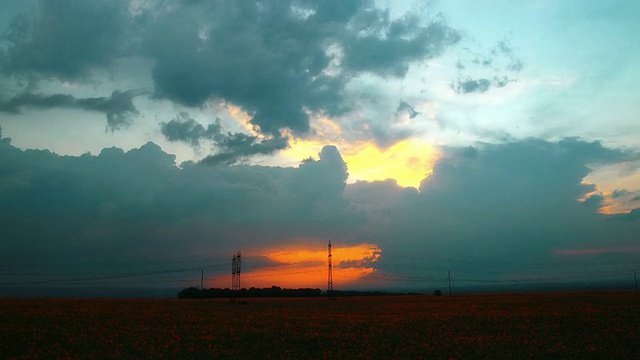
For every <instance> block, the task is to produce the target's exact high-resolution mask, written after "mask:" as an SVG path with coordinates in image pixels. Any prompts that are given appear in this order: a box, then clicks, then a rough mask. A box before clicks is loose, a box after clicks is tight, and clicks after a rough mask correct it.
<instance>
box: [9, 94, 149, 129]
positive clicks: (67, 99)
mask: <svg viewBox="0 0 640 360" xmlns="http://www.w3.org/2000/svg"><path fill="white" fill-rule="evenodd" d="M135 95H136V94H135V92H133V91H125V92H121V91H114V92H113V93H111V96H109V97H95V98H76V97H74V96H72V95H67V94H53V95H43V94H32V93H23V94H19V95H15V96H14V97H12V98H10V99H8V100H2V99H0V111H3V112H9V113H14V114H19V113H20V112H21V111H22V109H23V108H37V109H45V110H46V109H53V108H69V109H82V110H87V111H95V112H101V113H104V114H105V115H106V117H107V127H108V128H109V129H111V130H116V129H119V128H121V127H126V126H128V125H130V124H131V122H132V121H133V117H134V116H135V115H137V114H138V110H137V109H136V107H135V105H134V104H133V97H134V96H135Z"/></svg>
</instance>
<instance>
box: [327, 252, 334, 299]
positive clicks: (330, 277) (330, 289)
mask: <svg viewBox="0 0 640 360" xmlns="http://www.w3.org/2000/svg"><path fill="white" fill-rule="evenodd" d="M327 265H328V271H329V273H328V278H327V297H329V298H331V296H332V295H333V264H332V263H331V240H329V248H328V253H327Z"/></svg>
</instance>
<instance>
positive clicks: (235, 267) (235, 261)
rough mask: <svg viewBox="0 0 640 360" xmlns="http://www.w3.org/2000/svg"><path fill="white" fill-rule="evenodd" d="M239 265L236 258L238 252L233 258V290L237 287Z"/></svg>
mask: <svg viewBox="0 0 640 360" xmlns="http://www.w3.org/2000/svg"><path fill="white" fill-rule="evenodd" d="M237 267H238V262H237V259H236V254H233V258H231V290H237V289H236V269H237Z"/></svg>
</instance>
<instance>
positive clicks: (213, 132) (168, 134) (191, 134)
mask: <svg viewBox="0 0 640 360" xmlns="http://www.w3.org/2000/svg"><path fill="white" fill-rule="evenodd" d="M160 131H161V132H162V134H163V135H164V136H165V138H166V139H167V140H169V141H181V142H186V143H188V144H190V145H191V146H193V147H199V146H200V142H201V141H202V140H211V141H212V142H213V143H214V144H215V145H216V148H217V149H218V153H216V154H213V155H209V156H207V157H206V158H204V159H203V160H201V162H202V163H204V164H208V165H217V164H233V163H236V162H237V161H239V160H242V159H243V158H247V157H250V156H252V155H256V154H263V155H270V154H273V153H274V152H276V151H278V150H282V149H286V148H287V147H288V146H289V141H288V138H286V137H283V136H280V135H277V136H271V137H269V138H264V139H259V138H258V137H257V136H253V135H247V134H244V133H230V132H224V131H223V129H222V126H221V125H220V119H216V122H215V123H213V124H209V125H207V127H206V128H205V127H204V126H202V125H201V124H200V123H198V122H197V121H195V120H194V119H192V118H190V117H189V115H188V114H185V113H183V114H180V115H179V116H178V117H176V118H174V119H172V120H171V121H169V122H163V123H162V124H161V130H160Z"/></svg>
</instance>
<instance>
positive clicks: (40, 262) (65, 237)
mask: <svg viewBox="0 0 640 360" xmlns="http://www.w3.org/2000/svg"><path fill="white" fill-rule="evenodd" d="M445 153H446V156H445V157H443V158H442V159H441V160H440V161H439V162H438V163H437V165H436V167H435V169H434V172H433V174H432V175H431V176H430V177H428V178H426V179H425V180H424V181H423V183H422V185H421V187H420V192H417V191H415V189H410V188H409V189H402V188H399V187H398V186H397V185H395V183H393V182H392V181H386V182H373V183H365V182H358V183H355V184H352V185H347V184H346V179H347V176H348V168H347V164H345V162H344V161H343V160H342V158H341V156H340V154H339V152H338V151H337V149H336V148H335V147H330V146H328V147H325V148H324V149H323V150H322V152H321V153H320V154H319V155H320V157H319V160H308V161H306V162H303V163H301V164H300V165H299V166H298V167H296V168H270V167H262V166H246V165H244V166H233V167H226V166H219V167H203V166H198V165H193V164H183V166H182V168H179V167H177V166H176V164H175V157H173V156H172V155H168V154H166V153H164V152H163V151H162V150H160V148H159V147H158V146H156V145H154V144H152V143H149V144H147V145H145V146H143V147H141V148H139V149H135V150H131V151H129V152H123V151H122V150H120V149H117V148H111V149H105V150H103V152H102V153H101V154H100V155H98V156H92V155H88V154H87V155H83V156H80V157H68V156H58V155H56V154H52V153H50V152H48V151H33V150H28V151H21V150H19V149H16V148H15V147H13V146H12V145H11V144H10V141H9V139H7V138H3V139H2V141H1V142H0V174H1V175H0V176H1V179H0V180H1V181H0V184H2V187H0V198H1V199H2V201H1V202H0V215H2V219H3V227H2V233H3V234H2V237H3V239H5V240H4V245H3V246H4V247H5V250H6V251H4V252H3V255H2V258H1V259H0V260H1V261H2V264H3V266H4V267H5V269H8V270H11V271H9V272H8V273H12V272H18V271H19V270H20V269H21V267H20V266H25V265H24V264H29V265H28V266H30V267H33V269H35V270H34V271H35V272H36V273H38V269H40V271H42V272H41V273H40V274H41V276H42V277H45V278H46V273H45V272H44V271H45V270H46V269H47V266H49V267H50V266H51V264H52V263H54V264H55V263H62V264H67V265H66V266H69V267H72V264H74V262H77V261H78V259H85V260H87V259H101V261H107V262H110V263H121V262H125V263H127V262H128V263H130V264H134V263H136V261H143V260H144V262H149V261H152V260H153V261H160V264H161V265H162V264H164V266H165V267H166V266H167V265H166V263H163V262H162V261H165V262H166V261H169V260H170V259H176V258H178V259H191V260H192V263H195V264H201V263H206V262H207V260H206V259H207V258H209V259H211V258H222V259H224V256H225V255H227V254H230V253H232V252H234V251H236V250H237V249H239V248H243V249H249V248H253V249H272V250H271V251H277V250H278V249H281V248H283V247H284V248H286V247H287V246H291V245H299V246H302V247H303V248H304V247H305V246H311V247H313V248H316V247H318V244H321V245H320V246H322V244H325V243H326V241H327V240H331V241H332V242H333V243H334V244H336V247H337V248H339V247H340V246H345V247H346V246H348V245H349V244H351V245H358V244H363V243H368V244H372V246H377V247H379V248H380V254H379V257H378V259H377V261H376V262H375V263H368V264H367V266H368V267H373V268H375V271H374V272H373V273H372V274H370V275H368V276H367V279H366V280H363V282H364V283H366V284H367V285H368V286H374V287H375V286H379V287H380V286H384V281H383V280H382V277H384V276H386V277H393V278H394V279H396V281H400V284H411V285H413V286H425V285H424V284H425V283H424V282H421V280H419V279H413V280H411V279H412V278H411V276H415V275H416V274H417V275H419V276H421V277H422V278H423V280H424V279H427V278H429V277H430V276H436V275H438V276H439V275H441V274H442V272H443V271H445V272H446V269H447V268H453V269H455V271H457V272H458V273H465V272H468V273H472V274H477V270H478V268H479V267H481V268H482V269H483V271H486V274H483V275H478V276H480V277H483V278H484V277H486V278H489V279H495V278H502V279H504V278H511V277H515V278H517V277H518V276H522V274H521V273H520V272H528V273H529V274H532V273H533V274H538V275H539V276H542V275H548V274H549V272H550V271H555V270H556V268H554V267H553V265H549V268H548V269H546V268H539V267H537V268H533V269H532V268H531V266H532V265H531V264H532V263H536V262H537V263H551V264H553V263H555V264H556V265H557V263H558V262H561V260H560V259H558V254H559V253H562V251H578V250H580V249H582V250H580V251H584V252H585V253H591V254H595V255H598V253H597V252H594V251H591V252H589V249H602V248H616V249H627V248H632V249H636V248H637V239H636V236H635V234H637V233H638V230H640V222H638V217H637V214H638V211H640V210H638V208H636V210H634V211H632V212H631V213H629V214H620V215H604V214H600V213H598V208H599V205H600V203H599V202H600V201H601V199H600V198H598V197H592V198H590V199H591V200H592V201H584V202H580V201H578V199H579V198H581V197H584V196H585V195H587V194H589V193H590V192H591V191H592V190H593V186H590V185H586V184H583V183H582V179H583V178H584V176H585V175H586V174H588V173H589V171H590V170H589V168H588V167H586V165H585V164H586V163H588V162H591V161H609V162H617V161H623V160H627V159H629V158H634V157H636V158H637V155H634V154H630V153H624V152H619V151H612V150H607V149H606V148H603V147H602V146H601V145H600V144H599V143H586V142H582V141H579V140H576V139H566V140H563V141H560V142H558V143H550V142H544V141H539V140H530V141H527V142H523V143H509V144H504V145H482V146H478V147H473V148H472V147H469V148H447V149H445ZM602 254H604V255H607V256H612V255H615V256H616V261H617V262H618V263H619V264H623V265H624V264H626V265H625V266H629V265H628V264H629V261H633V259H632V257H633V256H635V253H633V254H629V253H625V252H623V251H618V252H614V253H611V252H602ZM255 256H260V254H255ZM572 258H574V257H572ZM141 259H143V260H141ZM504 259H509V261H508V262H506V265H505V261H504ZM608 259H609V258H608ZM87 261H89V260H87ZM571 261H573V260H571ZM21 264H22V265H21ZM70 264H71V265H70ZM401 264H405V265H401ZM161 265H159V266H160V267H161ZM563 266H567V264H564V265H563ZM222 269H226V267H222ZM119 270H121V271H127V268H126V267H124V268H119ZM565 270H566V269H565ZM112 271H113V269H112ZM219 271H222V273H225V272H226V270H219ZM569 271H576V270H575V269H573V270H571V269H569ZM5 280H6V279H5ZM51 281H53V280H51ZM403 281H404V282H403ZM420 284H422V285H420ZM222 286H224V284H222ZM301 286H302V285H301Z"/></svg>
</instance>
